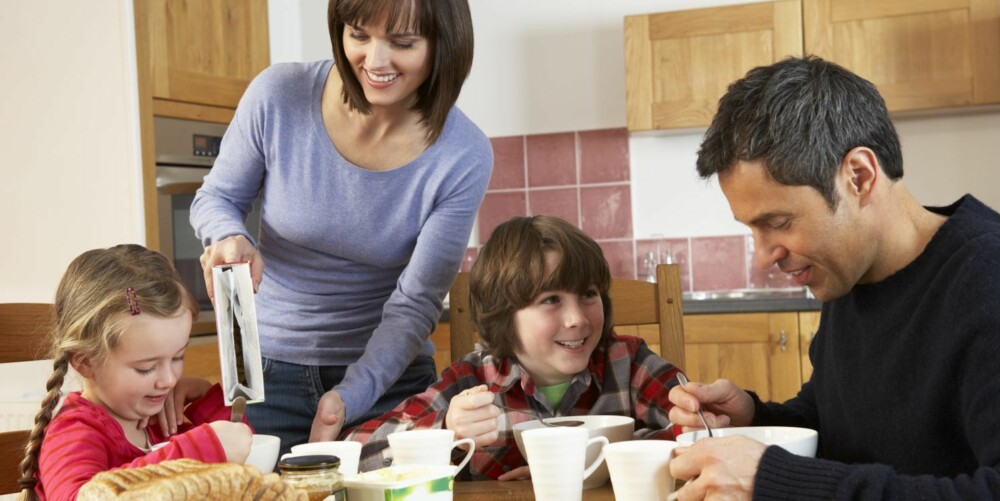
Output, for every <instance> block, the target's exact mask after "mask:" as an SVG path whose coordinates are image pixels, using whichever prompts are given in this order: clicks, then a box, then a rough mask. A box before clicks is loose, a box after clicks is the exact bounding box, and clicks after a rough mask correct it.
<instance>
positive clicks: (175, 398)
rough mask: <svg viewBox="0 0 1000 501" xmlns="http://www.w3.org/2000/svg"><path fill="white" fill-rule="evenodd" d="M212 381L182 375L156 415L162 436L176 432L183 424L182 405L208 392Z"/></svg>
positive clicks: (184, 405)
mask: <svg viewBox="0 0 1000 501" xmlns="http://www.w3.org/2000/svg"><path fill="white" fill-rule="evenodd" d="M211 387H212V383H209V382H208V381H206V380H204V379H201V378H197V377H186V376H185V377H182V378H180V379H178V380H177V384H175V385H174V387H173V388H171V389H170V392H169V393H167V400H166V401H165V402H164V403H163V409H161V410H160V413H159V414H158V415H157V416H156V417H157V420H158V421H159V423H160V431H161V432H163V436H165V437H169V436H170V435H174V434H176V433H177V427H179V426H180V425H182V424H184V407H186V406H187V404H188V403H190V402H193V401H195V400H197V399H199V398H201V397H202V396H204V395H205V393H206V392H208V390H209V388H211Z"/></svg>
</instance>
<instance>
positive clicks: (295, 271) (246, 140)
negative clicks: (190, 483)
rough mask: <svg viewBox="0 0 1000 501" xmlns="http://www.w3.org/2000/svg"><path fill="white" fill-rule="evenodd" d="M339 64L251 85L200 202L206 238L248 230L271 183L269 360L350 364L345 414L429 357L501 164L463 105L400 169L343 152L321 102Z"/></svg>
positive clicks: (263, 307)
mask: <svg viewBox="0 0 1000 501" xmlns="http://www.w3.org/2000/svg"><path fill="white" fill-rule="evenodd" d="M332 67H333V62H332V61H318V62H312V63H284V64H276V65H273V66H271V67H270V68H268V69H266V70H265V71H263V72H262V73H261V74H260V75H259V76H258V77H257V78H256V79H254V81H253V82H252V83H251V84H250V86H249V88H248V89H247V91H246V93H245V94H244V96H243V98H242V100H241V101H240V104H239V107H238V108H237V110H236V116H235V118H234V119H233V122H232V123H231V124H230V126H229V129H228V130H227V131H226V134H225V136H224V137H223V140H222V146H221V149H220V154H219V157H218V158H217V160H216V162H215V165H214V167H213V168H212V170H211V173H210V174H209V175H208V176H207V177H206V178H205V183H204V186H202V188H201V189H199V190H198V194H197V196H196V197H195V200H194V203H193V204H192V205H191V223H192V225H193V226H194V228H195V230H196V232H197V235H198V237H199V238H200V239H201V240H202V243H203V244H204V245H206V246H207V245H209V244H212V243H213V242H217V241H219V240H221V239H223V238H226V237H228V236H232V235H246V236H248V237H251V238H252V237H254V236H252V235H248V234H247V230H246V227H245V225H244V222H243V221H244V218H245V217H246V214H247V212H248V210H249V208H250V207H251V204H252V203H253V201H254V199H256V198H257V195H258V192H261V191H263V205H262V209H261V225H260V235H259V236H257V238H256V239H255V240H256V243H257V247H258V249H259V251H260V253H261V255H262V256H263V258H264V264H265V267H264V279H263V281H262V282H261V284H260V289H259V291H258V293H257V297H256V306H257V318H258V326H259V330H260V335H261V350H262V352H263V355H264V356H265V357H269V358H273V359H277V360H281V361H286V362H292V363H297V364H304V365H343V366H348V365H349V366H350V367H349V368H348V370H347V373H346V376H345V377H344V380H343V382H341V384H340V385H338V386H337V387H336V390H337V391H338V392H339V393H340V395H341V397H342V398H343V400H344V403H345V405H346V407H347V421H348V422H349V421H351V420H353V419H354V418H356V417H358V416H360V415H361V414H363V413H364V412H365V411H367V410H368V409H369V408H370V407H371V406H372V405H373V404H374V403H375V401H376V400H377V399H378V398H379V397H380V396H381V395H382V394H383V393H384V392H385V390H386V389H387V388H388V387H389V386H391V385H392V384H393V382H395V381H396V379H397V378H398V377H399V375H400V374H402V372H403V370H404V369H405V368H406V367H407V366H408V365H409V364H410V362H412V361H413V358H414V357H416V356H417V355H418V354H420V355H433V353H434V346H433V344H432V343H431V342H430V341H429V340H428V336H429V335H430V333H431V331H432V330H433V328H434V326H435V324H436V322H437V321H438V319H439V318H440V315H441V310H442V299H443V298H444V295H445V293H446V292H447V291H448V288H449V287H450V286H451V283H452V281H453V280H454V278H455V274H456V273H457V272H458V269H459V266H460V264H461V261H462V258H463V256H464V255H465V249H466V245H467V243H468V240H469V233H470V232H471V230H472V226H473V222H474V220H475V216H476V210H477V209H478V208H479V204H480V202H481V201H482V199H483V195H484V193H485V191H486V186H487V184H488V183H489V179H490V174H491V171H492V167H493V151H492V148H491V147H490V142H489V140H488V139H487V138H486V136H485V135H484V134H483V133H482V131H480V130H479V128H478V127H476V125H475V124H473V123H472V122H471V121H470V120H469V119H468V118H467V117H466V116H465V115H464V114H463V113H462V112H461V111H459V110H458V109H457V108H453V109H452V110H451V112H450V113H449V115H448V120H447V122H446V124H445V127H444V130H443V131H442V133H441V135H440V137H439V138H438V140H437V142H435V143H434V144H433V145H431V146H430V147H429V148H427V150H426V151H424V153H423V154H421V155H420V156H419V157H418V158H416V159H415V160H413V161H412V162H410V163H408V164H406V165H403V166H401V167H398V168H395V169H393V170H389V171H372V170H367V169H363V168H360V167H358V166H356V165H353V164H351V163H350V162H348V161H347V160H346V159H344V158H343V157H342V156H341V155H340V154H339V153H338V152H337V150H336V149H335V148H334V146H333V143H332V142H331V141H330V137H329V135H328V134H327V131H326V128H325V126H324V123H323V118H322V114H321V111H320V100H321V96H322V93H323V88H324V83H325V81H326V78H327V75H328V74H329V72H330V70H331V68H332Z"/></svg>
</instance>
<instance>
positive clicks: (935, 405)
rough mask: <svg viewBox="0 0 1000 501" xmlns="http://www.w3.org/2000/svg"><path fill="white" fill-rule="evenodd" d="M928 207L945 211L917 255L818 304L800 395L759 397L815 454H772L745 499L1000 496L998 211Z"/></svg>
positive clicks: (773, 418) (774, 421)
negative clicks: (809, 438) (775, 399)
mask: <svg viewBox="0 0 1000 501" xmlns="http://www.w3.org/2000/svg"><path fill="white" fill-rule="evenodd" d="M930 210H933V211H935V212H938V213H940V214H944V215H948V216H950V217H949V218H948V220H947V221H946V222H945V223H944V224H943V225H942V226H941V228H940V229H939V230H938V232H937V233H936V234H935V235H934V237H933V238H932V239H931V241H930V242H929V243H928V245H927V248H926V249H925V250H924V252H923V253H922V254H921V255H920V256H918V257H917V259H915V260H914V261H913V262H912V263H910V264H909V265H907V266H906V267H905V268H903V269H902V270H899V271H898V272H896V273H894V274H893V275H892V276H890V277H888V278H886V279H885V280H882V281H881V282H878V283H874V284H865V285H857V286H855V287H854V288H853V289H852V290H851V291H850V293H848V294H847V295H845V296H843V297H841V298H838V299H835V300H833V301H830V302H828V303H825V304H824V305H823V312H822V316H821V321H820V326H819V330H818V331H817V333H816V336H815V338H814V340H813V342H812V345H811V347H810V348H809V358H810V360H811V361H812V364H813V368H814V370H813V375H812V379H811V380H810V381H809V382H807V383H806V384H805V385H803V387H802V390H801V391H800V392H799V394H798V396H796V397H795V398H793V399H791V400H789V401H788V402H786V403H784V404H777V403H766V404H764V403H761V402H759V401H757V409H756V414H755V417H754V423H753V424H755V425H763V424H771V425H778V424H780V425H789V426H804V427H808V428H813V429H816V430H818V431H819V442H820V444H819V452H818V454H817V456H818V457H819V458H822V459H813V458H802V457H798V456H793V455H791V454H789V453H787V452H785V451H784V450H782V449H779V448H777V447H769V448H768V449H767V450H766V451H765V453H764V456H763V457H762V458H761V462H760V468H759V469H758V473H757V476H756V478H755V487H754V499H796V500H799V499H873V500H874V499H963V500H967V499H1000V214H997V213H996V212H995V211H993V210H991V209H990V208H989V207H987V206H985V205H983V204H982V203H981V202H979V201H978V200H976V199H975V198H973V197H972V196H970V195H966V196H965V197H963V198H962V199H961V200H959V201H958V202H956V203H955V204H953V205H951V206H949V207H945V208H930ZM755 399H756V397H755Z"/></svg>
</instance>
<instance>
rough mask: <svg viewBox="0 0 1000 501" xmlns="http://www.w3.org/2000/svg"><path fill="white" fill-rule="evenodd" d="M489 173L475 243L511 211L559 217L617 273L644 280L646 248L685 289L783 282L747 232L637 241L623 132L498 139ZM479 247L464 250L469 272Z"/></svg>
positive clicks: (785, 284) (775, 285)
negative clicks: (671, 268) (674, 267)
mask: <svg viewBox="0 0 1000 501" xmlns="http://www.w3.org/2000/svg"><path fill="white" fill-rule="evenodd" d="M491 141H492V143H493V155H494V165H493V178H492V179H491V180H490V185H489V188H488V190H487V192H486V198H485V200H483V205H482V207H480V209H479V235H478V236H479V241H480V242H485V241H486V239H487V238H488V237H489V235H490V233H491V232H492V231H493V229H494V228H496V226H497V225H498V224H500V223H502V222H504V221H506V220H508V219H510V218H511V217H514V216H523V215H534V214H550V215H554V216H559V217H561V218H563V219H565V220H567V221H569V222H571V223H573V224H575V225H577V226H578V227H580V228H582V229H583V230H584V231H585V232H587V234H588V235H590V236H591V237H593V238H594V240H596V241H597V243H599V244H600V245H601V248H602V249H603V250H604V255H605V257H606V258H607V260H608V263H609V264H610V266H611V273H612V275H613V276H614V277H617V278H639V279H644V278H646V274H647V268H646V264H645V263H646V260H647V256H648V253H649V252H650V251H653V252H654V253H655V252H656V249H657V248H659V249H660V257H659V260H658V261H659V262H666V259H667V254H669V258H670V259H671V260H672V261H673V262H675V263H678V264H679V265H680V266H681V280H682V287H683V289H684V290H685V291H709V290H731V289H744V288H782V287H788V286H789V282H788V279H787V277H786V276H785V275H784V274H783V273H781V272H780V271H778V270H777V269H776V268H774V267H772V268H771V269H770V270H761V269H759V268H757V267H756V266H755V265H754V264H753V238H752V237H750V236H749V235H733V236H721V237H693V238H664V239H655V238H654V239H642V240H636V239H635V238H634V236H633V234H632V198H631V190H630V178H629V151H628V133H627V131H626V130H625V129H603V130H591V131H577V132H560V133H555V134H537V135H529V136H511V137H498V138H492V139H491ZM477 255H478V249H476V248H470V249H468V250H467V252H466V256H465V260H464V261H463V264H462V269H463V270H464V271H468V270H469V269H470V268H471V267H472V263H473V262H475V259H476V256H477Z"/></svg>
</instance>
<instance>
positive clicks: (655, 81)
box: [625, 0, 802, 131]
mask: <svg viewBox="0 0 1000 501" xmlns="http://www.w3.org/2000/svg"><path fill="white" fill-rule="evenodd" d="M801 12H802V11H801V4H800V3H799V0H784V1H778V2H767V3H754V4H743V5H733V6H729V7H718V8H710V9H697V10H687V11H676V12H665V13H659V14H649V15H641V16H627V17H626V18H625V90H626V104H627V114H628V129H629V130H630V131H638V130H650V129H668V128H683V127H704V126H707V125H709V124H710V123H711V121H712V117H713V116H714V115H715V111H716V108H717V106H718V101H719V98H720V97H722V95H723V94H724V93H725V91H726V89H727V88H728V86H729V84H730V83H731V82H733V81H734V80H737V79H739V78H740V77H742V76H743V75H744V74H745V73H746V72H747V71H748V70H750V69H751V68H753V67H755V66H761V65H767V64H771V63H774V62H776V61H779V60H781V59H783V58H784V57H786V56H791V55H801V54H802V15H801Z"/></svg>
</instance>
